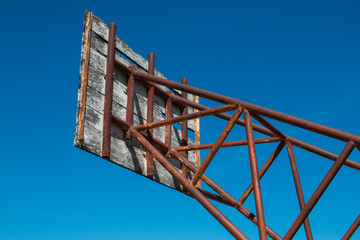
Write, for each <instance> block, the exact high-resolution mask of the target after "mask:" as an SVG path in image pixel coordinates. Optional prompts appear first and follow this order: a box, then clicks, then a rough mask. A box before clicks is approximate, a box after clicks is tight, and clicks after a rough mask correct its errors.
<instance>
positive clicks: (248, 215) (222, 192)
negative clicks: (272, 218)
mask: <svg viewBox="0 0 360 240" xmlns="http://www.w3.org/2000/svg"><path fill="white" fill-rule="evenodd" d="M169 151H170V153H171V155H173V156H174V157H175V158H176V159H178V160H179V161H180V162H181V163H183V164H186V166H187V167H188V168H189V169H190V170H191V171H192V172H194V173H195V172H197V171H198V168H197V167H196V166H195V165H194V164H193V163H191V162H190V161H189V160H187V159H186V158H185V157H184V156H183V155H182V154H180V153H179V152H178V151H176V150H175V149H174V148H170V149H169ZM201 180H203V181H204V182H205V183H206V184H207V185H208V186H209V187H211V188H212V189H213V190H214V191H215V192H217V193H218V194H219V195H220V196H221V197H222V198H224V199H226V200H224V201H226V202H228V203H229V201H230V202H231V203H232V204H233V205H234V206H235V205H236V209H237V210H238V211H239V212H240V213H241V214H243V215H244V216H245V217H246V218H247V219H249V220H250V221H251V222H253V223H254V224H255V225H257V226H258V219H257V217H256V216H255V215H254V214H253V213H252V212H250V211H249V210H248V209H247V208H246V207H244V205H242V204H240V203H238V202H237V201H236V200H235V198H233V197H232V196H231V195H230V194H229V193H227V192H226V191H225V190H224V189H222V188H221V187H220V186H219V185H217V184H216V183H215V182H214V181H213V180H211V179H210V178H209V177H208V176H206V174H203V175H202V176H201ZM266 233H267V234H268V235H269V236H270V237H271V238H272V239H276V240H280V239H282V238H281V237H280V236H279V235H278V234H277V233H276V232H275V231H274V230H272V229H271V228H270V227H268V226H266Z"/></svg>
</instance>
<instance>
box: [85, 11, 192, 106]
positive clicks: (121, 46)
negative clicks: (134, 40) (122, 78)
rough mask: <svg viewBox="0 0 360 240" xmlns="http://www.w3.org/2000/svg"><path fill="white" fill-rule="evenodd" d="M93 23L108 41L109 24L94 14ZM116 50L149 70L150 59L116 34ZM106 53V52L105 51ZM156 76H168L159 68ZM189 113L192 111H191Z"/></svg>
mask: <svg viewBox="0 0 360 240" xmlns="http://www.w3.org/2000/svg"><path fill="white" fill-rule="evenodd" d="M92 22H93V23H92V24H93V28H92V29H93V31H94V33H95V34H97V35H98V36H99V37H100V38H101V39H102V40H104V42H107V41H108V31H109V29H108V26H107V25H106V24H105V23H104V22H103V21H102V20H101V19H99V18H98V17H96V16H94V17H93V20H92ZM116 50H118V51H119V52H120V53H121V54H123V55H124V56H126V57H127V58H128V59H130V60H131V61H132V62H134V63H136V64H137V65H138V66H139V67H140V68H141V69H142V70H144V71H145V72H147V70H148V61H147V60H146V59H145V58H143V57H142V56H141V55H139V54H137V53H136V52H135V51H134V50H133V49H131V48H130V47H129V45H128V44H127V43H126V42H125V41H123V40H121V39H120V38H119V37H117V36H116ZM105 55H106V53H105ZM155 76H157V77H162V78H166V77H165V76H164V75H163V74H161V73H160V72H159V71H158V70H156V69H155ZM157 86H158V87H160V88H162V89H164V90H165V91H166V90H168V88H166V87H164V86H161V85H157ZM171 90H172V91H174V92H177V93H178V94H179V95H181V91H179V90H176V89H171ZM188 95H189V97H188V99H189V100H193V95H192V94H188ZM189 113H191V112H190V111H189Z"/></svg>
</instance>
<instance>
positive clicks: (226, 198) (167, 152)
mask: <svg viewBox="0 0 360 240" xmlns="http://www.w3.org/2000/svg"><path fill="white" fill-rule="evenodd" d="M108 34H109V35H108V36H109V38H108V50H107V51H108V52H107V66H106V85H105V101H104V119H103V139H102V157H103V158H109V157H110V152H111V147H110V146H111V144H110V141H111V125H112V124H115V125H117V126H118V127H120V128H122V129H123V130H124V131H125V132H126V139H135V140H137V141H138V142H139V143H140V144H141V145H142V146H143V147H144V148H145V149H146V151H147V152H146V155H147V156H146V159H147V161H148V162H147V167H148V168H147V171H148V175H150V176H151V174H152V169H153V164H154V163H153V162H154V159H156V160H157V161H158V162H159V163H160V164H161V165H162V166H163V167H164V168H165V169H166V170H167V171H168V172H169V173H170V174H171V175H172V176H173V177H174V178H175V179H176V180H177V181H178V183H179V184H180V185H181V186H182V188H183V191H184V192H185V193H187V194H188V195H190V196H191V197H193V198H195V199H196V200H197V201H198V202H199V203H200V204H201V205H202V206H203V207H204V208H205V209H206V210H207V211H209V213H210V214H212V215H213V216H214V217H215V218H216V219H217V220H218V221H219V222H220V223H221V224H222V225H223V226H224V227H225V228H226V229H227V230H228V231H229V232H230V233H231V234H232V235H233V236H234V237H235V238H236V239H248V237H246V236H245V235H244V234H243V233H242V232H241V231H240V230H239V229H238V228H237V227H236V226H235V225H234V224H233V223H232V222H231V221H230V220H229V219H228V218H227V217H226V216H225V215H224V214H223V213H222V212H221V211H220V210H218V209H217V208H216V207H215V206H214V205H213V203H212V202H211V201H210V200H213V201H217V202H219V203H222V204H225V205H228V206H231V207H233V208H235V209H237V210H238V211H239V212H240V213H241V214H243V215H244V216H245V217H246V218H248V219H249V220H250V221H251V222H253V223H254V224H255V225H256V226H257V227H258V232H259V237H260V239H262V240H263V239H267V237H268V236H269V237H270V238H272V239H276V240H280V239H284V240H289V239H292V238H293V237H294V235H295V234H296V232H297V231H298V230H299V228H300V227H301V226H302V225H304V228H305V231H306V236H307V239H312V238H313V237H312V232H311V226H310V223H309V220H308V218H307V217H308V215H309V214H310V212H311V211H312V209H313V208H314V206H315V205H316V203H317V202H318V201H319V199H320V198H321V196H322V194H323V193H324V192H325V190H326V189H327V187H328V186H329V184H330V183H331V181H332V180H333V179H334V177H335V176H336V174H337V173H338V171H339V170H340V168H341V167H342V166H343V165H345V166H347V167H350V168H353V169H356V170H360V163H358V162H356V161H353V160H350V159H348V156H349V155H350V153H351V152H352V151H353V150H354V148H357V149H358V150H360V136H357V135H354V134H350V133H347V132H344V131H340V130H337V129H334V128H330V127H326V126H323V125H320V124H317V123H313V122H310V121H307V120H303V119H300V118H297V117H293V116H290V115H287V114H284V113H280V112H277V111H274V110H270V109H268V108H264V107H260V106H257V105H254V104H251V103H247V102H244V101H240V100H237V99H234V98H230V97H227V96H223V95H220V94H216V93H213V92H209V91H206V90H203V89H199V88H195V87H191V86H189V85H187V83H186V79H183V81H182V83H178V82H174V81H171V80H168V79H164V78H161V77H157V76H154V59H155V57H154V54H153V53H150V54H149V68H148V69H149V70H148V72H147V73H145V72H140V71H137V70H135V66H130V67H129V66H126V65H124V64H123V63H121V62H119V61H117V60H116V59H115V36H116V24H115V23H110V26H109V33H108ZM114 69H118V70H119V71H121V72H123V73H125V74H126V75H127V76H128V81H127V103H126V104H127V109H126V120H123V119H121V118H120V117H118V116H115V115H114V114H112V95H113V74H114ZM135 81H141V82H142V84H144V85H146V86H147V87H148V93H147V94H148V95H147V96H148V105H147V123H145V124H141V125H136V126H135V125H134V121H133V114H134V83H135ZM158 85H162V86H166V87H168V88H171V89H176V90H180V91H181V92H182V96H179V95H176V94H174V93H173V92H171V91H164V90H163V89H162V88H159V86H158ZM155 92H156V93H157V94H159V95H161V96H163V97H164V98H166V99H167V101H166V116H165V119H164V120H160V121H154V119H153V111H154V109H153V99H154V93H155ZM186 94H193V95H195V96H198V97H201V98H205V99H208V100H212V101H215V102H217V103H221V104H223V106H220V107H216V108H210V107H207V106H205V105H202V104H200V103H198V102H196V101H191V100H188V99H187V98H186ZM173 104H176V105H177V106H180V107H181V108H182V109H183V111H182V115H181V116H177V117H172V112H171V109H172V108H171V106H172V105H173ZM188 107H192V108H194V109H195V110H196V111H194V112H193V113H188V112H187V108H188ZM229 111H235V112H234V113H233V114H228V113H226V112H229ZM210 115H212V116H216V117H219V118H222V119H225V120H227V121H228V123H227V125H226V127H225V128H224V129H223V131H222V132H221V134H220V136H219V137H218V139H217V140H216V142H215V143H213V144H195V145H188V144H186V141H184V143H183V144H182V146H177V147H174V146H172V143H171V125H172V124H175V123H181V124H182V125H183V126H185V127H183V131H182V139H187V128H186V124H187V121H189V120H192V119H198V118H201V117H205V116H210ZM241 115H243V119H242V118H240V116H241ZM266 118H269V119H273V120H276V121H279V122H282V123H285V124H289V125H292V126H295V127H298V128H302V129H305V130H308V131H312V132H315V133H318V134H321V135H324V136H327V137H329V138H333V139H337V140H340V141H344V142H346V143H347V145H346V146H345V148H344V149H343V151H342V152H341V153H340V154H339V155H338V154H335V153H332V152H329V151H327V150H324V149H321V148H319V147H316V146H313V145H311V144H309V143H306V142H303V141H300V140H298V139H296V138H293V137H291V136H287V135H285V134H284V133H282V132H281V130H279V129H278V128H276V127H275V126H274V125H272V124H271V123H270V122H269V121H268V120H267V119H266ZM252 119H255V120H257V121H258V122H259V123H261V125H259V124H255V123H252ZM235 125H240V126H244V127H245V129H246V137H247V139H246V140H238V141H230V142H226V141H225V140H226V137H227V136H228V134H229V133H230V131H231V130H232V128H233V127H234V126H235ZM162 126H165V141H164V142H162V141H159V140H158V139H155V138H154V137H152V130H153V129H155V128H158V127H162ZM254 131H257V132H260V133H262V134H265V135H267V136H268V137H265V138H257V139H255V138H254ZM269 142H278V143H279V144H278V145H277V147H276V149H275V150H274V152H273V153H272V155H271V156H270V158H269V159H268V160H267V161H266V163H265V164H264V166H263V167H262V168H261V169H260V170H259V169H258V163H257V157H256V150H255V145H256V144H260V143H269ZM243 145H247V146H248V154H249V160H250V166H251V176H252V183H251V184H250V185H249V187H248V188H247V190H246V191H245V192H244V193H243V195H242V196H241V198H240V199H235V198H234V197H232V196H231V195H230V194H229V193H227V192H226V191H225V190H224V189H223V188H221V187H220V186H219V185H218V184H216V183H215V182H214V181H213V180H211V179H210V178H209V177H208V176H207V175H206V174H205V171H206V169H207V168H208V167H209V165H210V163H211V161H212V159H213V158H214V156H215V155H216V153H217V152H218V150H219V149H220V148H223V147H233V146H243ZM293 146H296V147H299V148H301V149H304V150H307V151H309V152H311V153H313V154H317V155H320V156H322V157H324V158H328V159H330V160H332V161H334V163H333V165H332V167H331V168H330V170H329V171H328V173H327V174H326V176H325V177H324V179H323V180H322V181H321V183H320V184H319V186H318V187H317V189H316V190H315V192H314V193H313V194H312V196H311V197H310V199H309V201H307V202H305V200H304V196H303V191H302V187H301V183H300V178H299V173H298V170H297V164H296V160H295V155H294V151H293ZM283 148H286V149H287V152H288V156H289V160H290V163H291V170H292V174H293V178H294V183H295V187H296V192H297V198H298V202H299V205H300V210H301V211H300V214H299V215H298V216H297V218H296V219H295V221H294V222H293V223H292V225H291V227H290V228H289V229H288V231H287V233H286V234H285V235H284V236H280V235H278V234H277V233H276V232H275V231H274V230H273V229H271V228H270V227H269V226H268V225H267V224H266V222H265V217H264V210H263V201H262V193H261V187H260V179H261V178H262V177H263V176H264V174H265V173H266V171H267V170H268V169H269V167H270V166H271V164H272V163H273V162H274V161H275V159H276V158H277V156H278V155H279V154H280V152H281V151H282V149H283ZM201 149H210V151H209V153H208V154H207V156H206V157H205V158H204V160H203V161H202V163H201V164H200V165H199V166H196V165H195V164H193V163H192V162H190V161H189V160H188V158H187V152H188V151H194V150H201ZM170 156H171V157H173V158H175V159H177V161H179V162H180V163H181V165H182V171H179V170H178V169H177V168H175V167H174V166H173V165H172V163H171V162H170V161H169V160H168V158H169V157H170ZM189 173H191V174H189ZM191 176H192V177H191ZM200 180H201V181H202V182H203V183H206V184H207V185H208V186H209V187H210V188H212V189H213V190H214V191H215V192H216V193H217V194H214V193H211V192H208V191H205V190H203V189H201V188H200V187H199V181H200ZM252 192H254V197H255V206H256V214H255V213H252V212H250V211H249V210H248V209H247V208H246V207H244V205H243V203H244V202H245V200H246V199H247V198H248V196H249V195H250V194H251V193H252ZM359 224H360V215H359V217H357V219H356V220H355V222H354V223H353V225H352V226H351V227H350V228H349V230H348V231H347V232H346V233H345V235H344V237H343V239H350V237H351V236H352V234H353V233H354V232H355V230H356V229H357V227H358V226H359Z"/></svg>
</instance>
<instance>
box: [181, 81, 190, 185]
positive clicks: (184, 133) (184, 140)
mask: <svg viewBox="0 0 360 240" xmlns="http://www.w3.org/2000/svg"><path fill="white" fill-rule="evenodd" d="M187 82H188V81H187V78H182V79H181V83H182V84H185V85H187ZM181 97H183V98H185V99H187V93H186V92H185V91H182V92H181ZM181 114H182V115H183V116H186V115H187V114H188V107H187V106H184V107H183V109H182V113H181ZM187 145H188V121H183V122H181V146H187ZM184 155H185V156H186V157H187V155H188V154H187V152H184ZM181 169H182V173H183V176H184V177H185V178H186V179H187V178H188V175H189V172H188V171H189V170H188V168H187V167H186V166H185V165H184V164H183V165H182V167H181Z"/></svg>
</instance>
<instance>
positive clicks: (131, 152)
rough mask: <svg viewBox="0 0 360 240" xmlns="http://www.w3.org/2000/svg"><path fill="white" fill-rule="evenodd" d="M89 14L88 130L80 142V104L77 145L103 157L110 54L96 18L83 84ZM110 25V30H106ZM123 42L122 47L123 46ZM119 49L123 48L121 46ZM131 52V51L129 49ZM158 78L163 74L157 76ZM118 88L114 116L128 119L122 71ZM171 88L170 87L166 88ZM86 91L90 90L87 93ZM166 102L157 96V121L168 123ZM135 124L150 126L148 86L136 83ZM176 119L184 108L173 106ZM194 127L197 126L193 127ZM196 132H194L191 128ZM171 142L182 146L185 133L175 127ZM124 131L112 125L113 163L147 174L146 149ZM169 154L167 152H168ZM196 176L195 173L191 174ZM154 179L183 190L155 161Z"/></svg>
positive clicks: (139, 65)
mask: <svg viewBox="0 0 360 240" xmlns="http://www.w3.org/2000/svg"><path fill="white" fill-rule="evenodd" d="M88 14H89V13H88V12H85V20H84V21H85V22H84V30H83V42H82V43H83V44H82V55H81V66H80V81H79V93H78V96H79V99H78V102H80V100H81V96H82V92H85V93H86V104H85V111H84V113H85V114H84V131H83V141H79V119H80V117H79V112H80V105H79V104H78V112H77V122H76V130H75V139H74V144H75V146H77V147H79V148H81V149H84V150H86V151H88V152H90V153H92V154H95V155H97V156H100V155H101V146H102V127H103V111H104V93H105V74H106V54H107V42H106V41H105V40H104V36H107V34H108V33H107V31H108V30H107V26H106V25H103V24H102V22H101V20H100V21H97V18H96V16H92V21H91V22H92V31H91V33H90V39H91V41H90V47H89V57H88V71H87V86H86V87H85V86H84V85H83V84H81V80H82V79H83V77H84V62H85V61H84V58H85V57H84V56H85V48H84V46H86V44H85V36H86V35H85V31H86V28H85V26H87V25H86V19H88V18H87V16H88ZM105 26H106V28H104V27H105ZM120 43H121V44H120ZM120 43H118V42H117V45H119V44H120V45H121V46H122V48H127V47H128V46H127V45H124V44H123V43H122V42H120ZM118 48H119V47H118ZM129 49H130V48H129ZM129 49H128V50H127V51H128V53H127V54H128V55H129V56H130V57H131V58H132V59H130V60H131V61H137V62H136V69H137V70H138V71H142V72H144V71H145V70H146V68H147V65H146V68H145V70H144V69H143V67H144V66H145V65H144V64H145V62H146V64H147V61H146V60H144V61H145V62H144V61H143V60H142V59H141V58H140V57H139V56H140V55H139V56H138V55H136V54H133V53H132V52H131V51H132V50H131V51H130V50H129ZM115 58H116V59H117V60H118V61H120V62H122V63H123V64H125V65H126V66H130V65H133V64H132V63H131V62H130V61H129V60H127V59H124V58H123V57H121V56H120V54H116V56H115ZM157 75H158V76H162V75H160V73H157ZM113 78H114V82H113V83H114V89H113V106H112V109H113V115H115V116H117V117H119V118H121V119H123V120H125V117H126V105H127V81H128V76H126V75H125V74H123V73H122V72H120V71H119V70H115V71H114V75H113ZM165 89H168V88H165ZM85 90H86V91H85ZM165 100H166V99H163V98H162V97H160V96H158V95H155V98H154V121H160V120H164V118H165ZM134 102H135V106H134V125H135V126H136V125H142V124H144V123H146V115H147V113H146V111H147V109H146V102H147V86H145V85H142V83H141V82H140V81H135V94H134ZM172 111H173V116H174V117H176V116H180V115H181V109H179V108H178V107H177V106H173V107H172ZM192 126H193V125H192ZM164 130H165V129H164V127H160V128H156V129H154V133H153V136H154V138H156V139H158V140H160V141H164V140H165V131H164ZM191 130H193V129H191ZM172 133H173V134H172V135H171V141H172V145H173V146H175V147H176V146H180V144H181V130H180V129H177V128H176V127H174V126H172ZM124 135H125V133H124V130H123V129H121V128H119V127H118V126H116V125H114V124H112V126H111V154H110V159H109V161H110V162H113V163H115V164H117V165H119V166H122V167H125V168H127V169H129V170H131V171H134V172H136V173H138V174H141V175H145V172H146V171H145V170H146V158H145V156H144V149H143V148H142V146H141V145H140V144H138V143H137V142H136V141H135V140H130V141H129V140H125V137H124ZM188 142H189V145H193V144H194V142H193V141H192V140H191V139H189V140H188ZM164 154H165V153H164ZM194 159H195V155H194V153H193V152H192V153H191V152H189V160H190V161H192V162H194ZM170 161H171V162H172V164H173V165H174V166H175V167H176V168H177V169H179V170H181V165H180V163H179V162H178V161H177V160H175V159H170ZM191 175H193V174H191ZM151 179H152V180H154V181H156V182H159V183H161V184H163V185H165V186H168V187H170V188H173V189H176V190H180V189H181V187H180V186H179V184H178V183H177V181H175V180H174V179H173V177H172V176H171V175H170V174H169V173H168V172H167V171H166V170H165V169H164V168H163V167H162V165H160V164H159V163H158V162H157V161H156V160H155V175H154V176H153V177H152V178H151Z"/></svg>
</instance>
